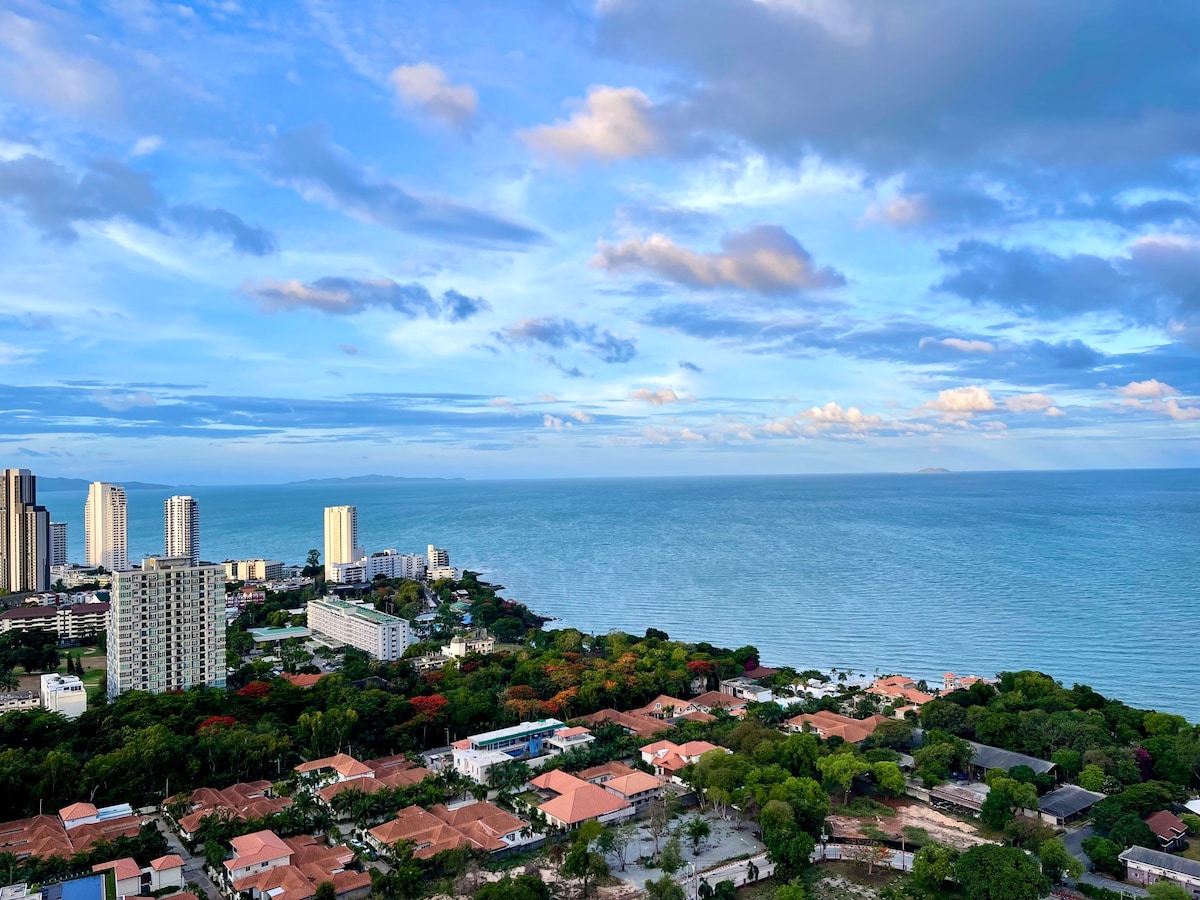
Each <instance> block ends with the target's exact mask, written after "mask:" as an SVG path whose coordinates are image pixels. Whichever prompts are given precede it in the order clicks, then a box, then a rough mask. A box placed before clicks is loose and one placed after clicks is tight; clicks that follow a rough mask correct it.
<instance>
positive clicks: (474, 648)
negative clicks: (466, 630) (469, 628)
mask: <svg viewBox="0 0 1200 900" xmlns="http://www.w3.org/2000/svg"><path fill="white" fill-rule="evenodd" d="M495 652H496V639H495V638H494V637H492V636H491V635H489V634H488V633H487V629H482V630H480V631H477V632H475V633H474V634H470V635H461V634H456V635H455V636H454V637H452V638H450V643H449V644H447V645H446V646H445V647H443V648H442V653H443V654H444V655H445V656H448V657H450V658H451V659H461V658H462V657H464V656H467V655H468V654H470V653H481V654H483V655H485V656H486V655H487V654H489V653H495Z"/></svg>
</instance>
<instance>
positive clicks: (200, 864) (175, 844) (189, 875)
mask: <svg viewBox="0 0 1200 900" xmlns="http://www.w3.org/2000/svg"><path fill="white" fill-rule="evenodd" d="M151 818H152V819H153V821H154V827H155V828H157V829H158V830H159V831H161V832H162V833H163V834H164V835H166V838H167V846H168V847H170V848H171V852H172V853H178V854H179V855H180V856H182V857H183V880H184V883H187V882H189V881H194V882H196V884H198V885H200V889H201V890H202V891H203V892H204V896H205V897H208V898H210V900H219V898H220V897H221V894H220V892H219V891H218V890H217V889H216V887H214V886H213V883H212V879H210V878H209V877H208V873H207V872H205V871H204V857H202V856H192V855H191V854H190V853H188V852H187V848H186V847H184V846H183V843H182V842H181V841H180V840H179V838H178V837H177V836H176V834H175V832H173V831H172V830H171V829H170V828H168V827H167V823H166V822H164V821H163V820H162V816H152V817H151Z"/></svg>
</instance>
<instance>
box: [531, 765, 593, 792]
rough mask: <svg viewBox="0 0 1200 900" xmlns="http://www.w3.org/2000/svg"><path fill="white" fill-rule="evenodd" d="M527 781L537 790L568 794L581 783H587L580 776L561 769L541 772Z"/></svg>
mask: <svg viewBox="0 0 1200 900" xmlns="http://www.w3.org/2000/svg"><path fill="white" fill-rule="evenodd" d="M529 783H530V784H531V785H533V786H534V787H535V788H537V789H538V790H539V791H553V792H554V793H556V794H569V793H570V792H571V791H573V790H576V789H577V788H579V787H580V786H581V785H585V784H587V781H585V780H584V779H582V778H576V777H575V776H574V775H568V774H567V773H566V772H563V771H562V770H561V769H551V770H550V771H549V772H543V773H542V774H541V775H539V776H537V778H533V779H530V781H529Z"/></svg>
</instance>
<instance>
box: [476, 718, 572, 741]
mask: <svg viewBox="0 0 1200 900" xmlns="http://www.w3.org/2000/svg"><path fill="white" fill-rule="evenodd" d="M565 724H566V723H565V722H560V721H559V720H558V719H538V720H537V721H536V722H522V723H521V724H520V725H510V726H509V727H508V728H497V729H496V730H495V731H485V732H483V734H473V735H471V737H470V741H471V743H472V744H494V743H496V742H497V741H505V740H512V739H513V738H522V737H526V736H530V735H535V734H542V733H550V734H552V733H554V732H555V731H557V730H558V729H559V728H562V727H563V726H564V725H565Z"/></svg>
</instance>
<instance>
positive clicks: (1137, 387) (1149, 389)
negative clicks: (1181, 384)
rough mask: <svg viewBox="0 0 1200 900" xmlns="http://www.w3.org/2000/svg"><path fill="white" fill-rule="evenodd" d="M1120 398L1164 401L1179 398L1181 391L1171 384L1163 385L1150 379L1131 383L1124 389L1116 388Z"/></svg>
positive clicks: (1155, 379) (1154, 379) (1156, 380)
mask: <svg viewBox="0 0 1200 900" xmlns="http://www.w3.org/2000/svg"><path fill="white" fill-rule="evenodd" d="M1116 392H1117V394H1118V396H1121V397H1126V398H1129V399H1135V400H1144V399H1150V398H1155V399H1159V400H1161V399H1163V398H1165V397H1178V396H1179V393H1180V392H1179V390H1178V389H1177V388H1173V387H1171V385H1169V384H1163V383H1162V382H1161V381H1159V380H1158V379H1157V378H1150V379H1147V380H1146V381H1131V382H1129V384H1127V385H1125V386H1124V387H1119V388H1116Z"/></svg>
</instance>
